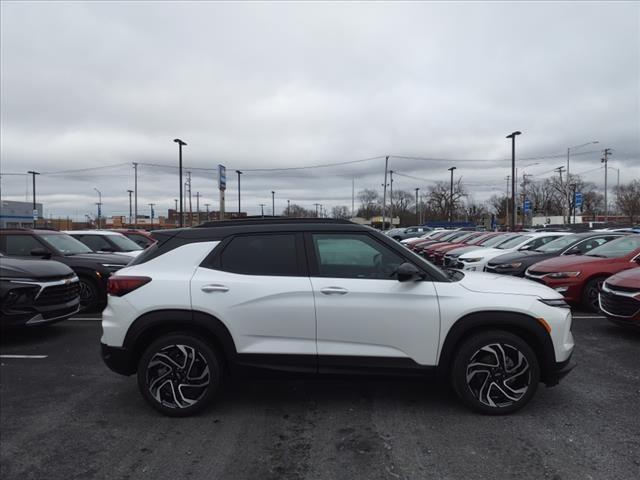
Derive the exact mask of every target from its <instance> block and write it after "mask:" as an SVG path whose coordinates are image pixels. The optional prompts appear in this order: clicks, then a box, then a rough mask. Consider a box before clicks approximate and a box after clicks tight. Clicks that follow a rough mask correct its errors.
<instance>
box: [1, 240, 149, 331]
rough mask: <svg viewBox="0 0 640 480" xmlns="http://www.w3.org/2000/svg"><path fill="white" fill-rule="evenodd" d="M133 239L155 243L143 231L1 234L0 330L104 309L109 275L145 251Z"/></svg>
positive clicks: (48, 321)
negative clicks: (0, 313) (136, 237)
mask: <svg viewBox="0 0 640 480" xmlns="http://www.w3.org/2000/svg"><path fill="white" fill-rule="evenodd" d="M132 235H136V236H139V237H142V238H144V240H145V242H146V243H147V244H148V242H153V241H154V240H153V238H152V237H151V236H149V234H147V233H142V232H139V231H127V232H122V233H118V232H110V231H106V230H89V231H72V232H58V231H52V230H29V229H7V230H0V268H1V270H0V282H1V284H2V287H1V290H0V311H2V326H18V325H23V326H31V325H36V324H42V323H50V322H53V321H59V320H63V319H65V318H68V317H69V316H70V315H73V314H75V313H76V312H78V311H87V312H91V311H98V310H102V309H103V308H104V307H105V305H106V302H107V280H108V278H109V276H110V275H111V274H112V273H113V272H115V271H117V270H119V269H121V268H122V267H124V266H125V265H127V264H128V263H129V262H130V261H131V260H132V258H134V257H135V256H137V255H138V254H139V253H141V252H142V250H143V248H142V247H141V246H139V245H138V244H137V243H136V242H135V240H134V238H135V237H131V236H132ZM138 240H139V239H138ZM140 241H142V240H140Z"/></svg>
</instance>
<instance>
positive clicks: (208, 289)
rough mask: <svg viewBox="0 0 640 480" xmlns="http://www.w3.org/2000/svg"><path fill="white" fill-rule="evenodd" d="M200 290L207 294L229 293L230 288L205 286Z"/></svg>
mask: <svg viewBox="0 0 640 480" xmlns="http://www.w3.org/2000/svg"><path fill="white" fill-rule="evenodd" d="M200 290H202V291H203V292H206V293H211V292H228V291H229V287H227V286H226V285H203V286H202V287H201V288H200Z"/></svg>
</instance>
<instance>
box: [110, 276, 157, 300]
mask: <svg viewBox="0 0 640 480" xmlns="http://www.w3.org/2000/svg"><path fill="white" fill-rule="evenodd" d="M150 281H151V279H150V278H149V277H133V276H126V275H122V276H117V275H116V276H111V277H109V280H107V293H108V294H109V295H113V296H114V297H122V296H123V295H126V294H127V293H130V292H133V291H134V290H135V289H137V288H140V287H141V286H143V285H144V284H146V283H149V282H150Z"/></svg>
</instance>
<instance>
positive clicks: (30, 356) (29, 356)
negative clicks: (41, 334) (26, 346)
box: [0, 355, 47, 359]
mask: <svg viewBox="0 0 640 480" xmlns="http://www.w3.org/2000/svg"><path fill="white" fill-rule="evenodd" d="M0 358H35V359H42V358H47V355H0Z"/></svg>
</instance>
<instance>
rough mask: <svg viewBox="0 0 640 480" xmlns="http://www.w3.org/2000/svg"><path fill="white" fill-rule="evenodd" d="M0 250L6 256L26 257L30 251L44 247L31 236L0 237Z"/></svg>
mask: <svg viewBox="0 0 640 480" xmlns="http://www.w3.org/2000/svg"><path fill="white" fill-rule="evenodd" d="M0 248H2V253H4V254H6V255H16V256H21V257H28V256H29V255H31V250H33V249H36V248H45V247H44V246H43V245H42V244H41V243H40V242H39V241H38V240H37V239H36V238H35V237H33V236H32V235H2V245H1V246H0ZM47 250H48V249H47Z"/></svg>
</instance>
